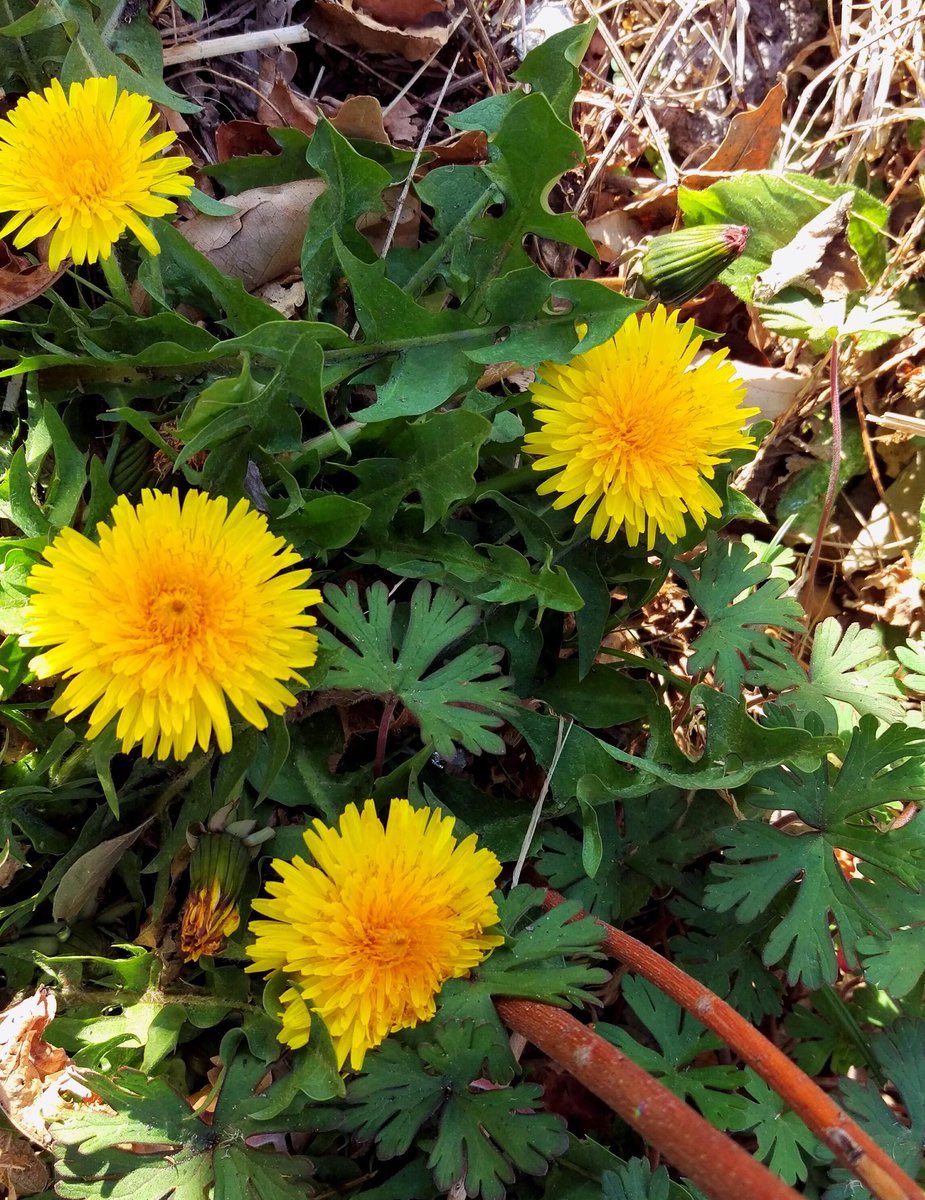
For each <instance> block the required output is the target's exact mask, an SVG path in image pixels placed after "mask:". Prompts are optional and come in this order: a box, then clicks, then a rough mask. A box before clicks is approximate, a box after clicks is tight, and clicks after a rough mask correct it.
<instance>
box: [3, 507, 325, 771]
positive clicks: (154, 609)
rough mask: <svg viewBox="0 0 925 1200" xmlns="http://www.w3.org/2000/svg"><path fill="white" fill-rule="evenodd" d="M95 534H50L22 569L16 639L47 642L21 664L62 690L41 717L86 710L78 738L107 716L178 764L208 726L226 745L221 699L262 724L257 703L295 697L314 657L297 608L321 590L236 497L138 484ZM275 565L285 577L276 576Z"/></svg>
mask: <svg viewBox="0 0 925 1200" xmlns="http://www.w3.org/2000/svg"><path fill="white" fill-rule="evenodd" d="M97 534H98V535H99V542H93V541H91V540H90V538H88V537H85V536H84V535H83V534H81V533H78V532H77V531H76V530H73V529H62V530H61V532H60V533H59V534H58V536H57V537H56V538H55V539H54V541H53V542H52V543H51V545H50V546H48V548H47V549H46V550H45V551H44V552H43V554H44V557H45V559H46V560H47V561H46V562H45V563H39V564H38V565H37V566H35V567H34V568H33V569H32V572H31V574H30V576H29V586H30V587H31V588H32V589H33V595H32V596H31V597H30V599H29V603H28V606H27V608H26V617H25V622H26V632H25V633H24V635H23V636H22V638H21V641H22V642H23V644H24V645H26V646H44V647H49V649H47V650H45V652H44V653H42V654H39V655H37V656H36V657H35V658H33V659H32V662H31V667H32V670H34V671H35V672H36V674H37V675H38V676H39V677H40V678H42V679H45V678H47V677H48V676H51V675H58V674H61V675H63V676H64V678H65V679H66V680H68V683H67V685H66V686H65V687H64V689H63V691H62V692H61V694H60V695H59V696H58V698H57V699H56V700H55V702H54V704H53V705H52V712H54V713H56V714H63V715H64V716H65V718H66V719H67V720H70V719H71V718H72V717H75V716H77V714H78V713H82V712H84V711H85V710H86V709H88V708H90V709H92V712H91V713H90V727H89V732H88V735H87V736H88V737H91V738H94V737H96V736H97V734H99V733H100V731H101V730H102V729H103V728H104V726H106V725H107V724H108V723H109V722H110V721H111V720H112V719H113V717H115V716H117V715H118V724H117V726H116V734H117V736H118V737H119V738H120V739H121V742H122V749H123V750H124V751H126V752H127V751H128V750H130V749H131V748H132V746H135V745H137V744H138V743H139V742H140V743H141V752H142V754H144V755H146V756H150V755H152V754H154V752H155V749H156V750H157V756H158V758H161V759H163V758H167V757H168V755H170V754H173V755H174V756H175V757H176V758H185V757H186V756H187V755H188V754H189V753H190V752H191V751H192V749H193V747H194V746H195V745H196V743H197V742H198V743H199V745H200V746H201V747H202V749H203V750H205V749H207V748H208V746H209V743H210V740H211V737H212V734H213V732H214V734H215V740H216V741H217V743H218V746H219V749H220V750H222V751H228V750H230V749H231V721H230V719H229V715H228V707H227V703H226V701H228V700H230V701H231V703H232V704H233V705H234V707H235V708H236V709H237V710H238V712H239V713H240V714H241V716H242V717H243V718H244V719H245V720H246V721H249V722H250V723H251V724H252V725H256V726H257V728H258V729H264V728H265V727H266V723H267V719H266V716H265V714H264V711H263V710H264V709H269V711H270V712H273V713H281V712H283V711H284V709H285V708H286V707H287V706H290V705H292V704H294V703H295V699H294V697H293V696H292V694H291V692H290V691H289V690H288V689H287V688H286V687H284V686H283V685H284V683H286V682H287V681H290V680H294V681H295V682H296V683H301V684H304V683H305V680H304V679H303V678H302V676H301V675H300V674H299V673H298V671H297V670H296V668H298V667H308V666H311V665H312V663H314V661H315V657H316V652H317V646H318V639H317V638H316V637H315V635H314V634H313V633H309V632H308V630H309V629H310V628H311V627H312V626H313V625H314V624H315V623H316V618H315V617H313V616H309V615H308V614H307V613H306V612H305V609H306V607H307V606H308V605H311V604H317V603H319V602H320V600H321V594H320V593H319V592H317V591H313V590H308V589H306V588H304V587H303V584H305V583H306V582H307V581H308V579H309V577H310V576H311V572H310V571H308V570H301V571H289V570H286V568H288V567H291V566H293V565H294V564H295V563H297V562H299V561H300V560H299V555H298V554H297V553H296V552H295V550H293V549H292V547H291V546H287V545H286V543H285V541H284V540H283V539H282V538H280V537H274V536H273V535H272V534H271V533H270V532H269V531H268V529H267V522H266V518H265V517H264V516H262V515H261V514H260V513H257V512H255V511H254V510H253V509H252V508H251V507H250V505H249V504H248V503H247V501H246V500H241V501H240V502H239V503H238V504H237V505H235V507H234V508H233V509H232V511H231V512H230V513H229V511H228V502H227V500H225V498H224V497H221V496H219V497H216V498H214V499H213V498H212V497H210V496H208V495H206V493H205V492H189V493H188V494H187V495H186V497H185V498H184V499H183V502H182V504H181V501H180V497H179V494H178V492H177V491H176V489H174V491H173V492H172V493H169V494H168V493H166V492H152V491H145V492H144V494H143V496H142V500H141V503H140V504H138V505H132V504H131V502H130V501H129V500H128V499H127V498H126V497H125V496H121V497H120V498H119V500H118V502H117V504H116V506H115V508H114V509H113V511H112V524H111V525H104V524H100V525H98V526H97ZM281 572H284V573H281Z"/></svg>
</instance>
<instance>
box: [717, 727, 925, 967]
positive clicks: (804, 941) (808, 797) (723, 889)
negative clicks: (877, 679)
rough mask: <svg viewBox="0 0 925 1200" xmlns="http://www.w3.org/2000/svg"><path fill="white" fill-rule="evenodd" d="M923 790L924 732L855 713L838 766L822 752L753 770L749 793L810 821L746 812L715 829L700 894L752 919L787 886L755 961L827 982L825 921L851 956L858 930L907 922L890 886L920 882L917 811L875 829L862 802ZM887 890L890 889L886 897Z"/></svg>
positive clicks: (921, 827) (921, 834) (830, 957)
mask: <svg viewBox="0 0 925 1200" xmlns="http://www.w3.org/2000/svg"><path fill="white" fill-rule="evenodd" d="M922 795H925V732H923V731H922V730H916V729H912V728H909V727H907V726H904V725H894V726H892V727H890V728H888V729H885V730H883V731H882V732H880V733H878V729H877V721H876V719H875V718H874V717H871V716H865V717H862V718H861V721H860V724H859V725H858V726H857V728H856V729H854V730H853V731H852V734H851V738H850V741H849V745H848V750H847V753H846V754H845V758H844V762H843V763H842V765H841V766H840V767H835V766H832V765H831V764H830V763H828V762H826V763H823V764H822V765H821V766H820V767H819V768H818V769H817V770H816V771H815V772H813V773H810V772H806V771H801V770H799V769H797V768H795V767H789V768H784V767H779V768H777V769H776V770H773V771H768V772H766V773H764V774H762V775H760V776H757V777H756V778H755V780H754V781H753V785H752V787H751V788H750V789H749V791H748V793H747V798H748V800H749V801H750V802H751V803H753V804H758V805H760V806H762V807H764V808H768V809H783V810H790V811H793V812H795V813H796V814H797V816H799V818H800V819H801V820H802V821H803V822H804V823H805V825H806V826H808V827H809V828H808V830H807V831H806V832H787V830H786V829H778V828H774V827H772V826H769V825H765V824H763V823H762V822H760V821H752V820H749V821H742V822H740V823H739V824H738V825H735V826H733V827H732V828H731V829H730V830H728V831H727V832H726V833H725V834H721V835H720V840H721V841H722V843H723V844H724V845H725V847H726V851H725V859H726V861H725V862H724V863H721V864H718V865H716V866H714V867H713V880H714V881H713V882H712V883H710V884H709V886H708V887H707V889H706V893H705V896H704V899H705V902H706V903H707V905H709V907H711V908H713V909H715V910H716V911H718V912H730V911H731V912H733V914H734V915H735V917H736V919H737V920H739V921H752V920H754V919H756V918H757V917H758V916H759V915H760V914H761V913H764V912H767V911H769V910H770V909H771V906H772V904H774V903H775V902H776V900H777V897H778V896H780V894H781V893H782V892H785V890H786V897H785V902H786V903H787V905H788V907H787V910H786V912H785V913H784V915H783V917H782V918H781V919H780V921H779V923H778V924H777V925H776V926H775V927H774V929H773V930H772V932H771V934H770V936H769V938H768V941H767V943H766V945H765V949H764V955H763V957H764V962H765V963H766V964H768V965H771V964H774V963H778V962H781V961H783V960H785V959H786V960H787V972H788V978H789V979H790V980H791V982H794V983H795V982H797V981H798V980H802V981H803V982H804V983H805V984H806V985H807V986H808V987H813V988H817V987H820V986H821V985H822V984H823V983H827V982H828V983H831V982H833V981H834V979H835V978H836V974H837V963H836V957H835V948H834V944H833V937H832V933H831V931H830V924H834V926H835V927H836V929H837V931H838V935H839V942H840V945H841V947H842V950H843V952H844V954H845V956H846V958H847V959H848V961H849V963H853V964H857V963H858V961H859V947H860V944H861V939H862V938H863V937H864V936H865V935H869V934H874V933H875V934H881V935H883V934H886V933H887V932H888V930H889V928H890V927H893V928H895V927H898V926H901V925H904V924H906V921H905V919H904V916H905V913H904V907H903V900H904V895H905V893H904V892H902V891H901V890H898V889H902V888H909V889H912V890H916V891H917V890H918V889H919V888H920V886H921V878H922V871H923V869H925V821H923V820H922V819H921V817H916V818H915V819H913V820H912V821H911V822H909V823H908V824H907V825H904V826H903V827H902V828H899V829H890V830H887V831H885V832H884V831H881V829H880V828H878V826H877V824H876V823H875V822H874V820H873V819H872V815H871V813H870V810H876V809H877V808H878V807H880V806H882V805H885V804H890V803H893V802H895V801H898V800H909V799H915V798H917V797H920V796H922ZM862 817H863V818H864V819H861V818H862ZM836 849H839V850H847V851H848V852H849V853H851V854H854V855H856V856H857V857H858V859H860V860H861V862H862V864H870V865H871V866H873V867H874V868H877V869H878V871H879V872H882V873H883V874H882V877H880V881H879V886H877V887H873V885H872V884H871V883H870V882H868V881H867V880H866V879H863V878H862V879H851V880H848V879H846V878H845V876H844V874H843V873H842V871H841V868H840V867H839V865H838V862H837V860H836V859H835V856H834V851H835V850H836ZM797 879H799V880H800V884H799V887H798V889H796V891H795V892H794V891H793V889H792V888H791V885H792V884H793V882H794V881H795V880H797ZM892 893H898V894H897V897H896V901H895V905H893V906H891V904H890V896H891V894H892ZM891 907H893V909H894V911H893V912H892V913H891ZM891 918H892V919H891Z"/></svg>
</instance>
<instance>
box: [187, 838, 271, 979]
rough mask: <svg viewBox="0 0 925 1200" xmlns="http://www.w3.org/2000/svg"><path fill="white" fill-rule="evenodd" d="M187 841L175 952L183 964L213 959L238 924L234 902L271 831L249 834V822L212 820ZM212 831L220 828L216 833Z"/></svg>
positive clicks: (236, 903)
mask: <svg viewBox="0 0 925 1200" xmlns="http://www.w3.org/2000/svg"><path fill="white" fill-rule="evenodd" d="M209 825H210V827H208V828H206V829H205V830H204V831H203V832H202V833H201V834H199V835H198V836H194V837H191V838H190V841H191V843H192V844H193V853H192V857H191V858H190V864H189V875H190V890H189V896H188V897H187V900H186V904H185V905H184V907H183V916H182V918H181V921H180V951H181V953H182V954H183V957H184V958H185V959H186V960H187V961H188V962H198V961H199V959H200V958H202V957H203V955H211V954H217V953H218V952H219V950H221V948H222V947H223V946H224V944H225V939H226V938H229V937H230V936H231V935H232V934H233V933H234V931H235V930H236V929H237V928H238V925H239V924H240V923H241V915H240V913H239V911H238V897H239V896H240V895H241V890H242V888H243V887H244V881H245V879H246V878H247V869H248V867H249V866H250V862H251V859H252V858H253V857H254V855H255V853H256V850H257V846H259V845H260V843H261V842H263V841H266V839H267V838H269V837H272V836H273V835H272V831H271V830H269V829H261V830H259V831H257V832H256V833H255V832H254V829H255V822H254V821H236V822H233V823H232V824H230V825H227V824H225V822H224V820H219V821H217V822H216V821H211V822H210V823H209ZM215 826H219V827H218V828H216V827H215Z"/></svg>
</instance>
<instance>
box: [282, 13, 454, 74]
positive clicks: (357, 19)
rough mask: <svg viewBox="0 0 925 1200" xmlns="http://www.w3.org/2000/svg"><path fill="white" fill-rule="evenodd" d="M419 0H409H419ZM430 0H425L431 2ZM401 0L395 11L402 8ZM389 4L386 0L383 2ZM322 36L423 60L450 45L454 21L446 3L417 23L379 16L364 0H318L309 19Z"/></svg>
mask: <svg viewBox="0 0 925 1200" xmlns="http://www.w3.org/2000/svg"><path fill="white" fill-rule="evenodd" d="M416 2H417V0H407V3H409V4H415V3H416ZM429 2H430V0H421V3H429ZM398 3H401V4H402V7H404V2H403V0H397V3H396V6H395V11H400V10H399V8H398ZM381 7H382V8H383V9H384V8H386V7H387V5H386V2H385V0H383V4H382V6H381ZM306 25H307V27H308V28H309V29H310V30H311V31H312V32H313V33H315V34H316V35H317V36H318V37H319V38H321V39H322V40H326V41H331V42H333V43H334V44H335V45H337V46H345V45H347V46H351V45H352V46H360V47H362V48H363V49H364V50H368V51H370V52H371V53H373V54H399V55H401V56H402V57H403V58H406V59H408V61H409V62H423V61H424V60H425V59H427V58H430V57H431V55H434V54H436V53H437V52H438V51H439V50H440V49H441V48H442V47H443V46H445V45H446V43H447V41H448V40H449V36H450V23H449V18H448V16H447V14H446V11H445V9H444V8H443V5H438V6H437V7H436V8H431V9H430V14H429V15H427V16H424V17H423V19H422V20H421V21H420V22H418V23H416V24H414V25H411V24H392V23H391V22H389V21H386V20H382V19H378V18H377V17H376V16H375V15H373V14H372V13H371V12H370V11H368V9H366V8H364V7H362V6H361V4H360V0H342V2H341V0H337V2H336V0H316V3H315V5H314V7H313V8H312V10H311V12H310V13H309V16H308V20H307V21H306Z"/></svg>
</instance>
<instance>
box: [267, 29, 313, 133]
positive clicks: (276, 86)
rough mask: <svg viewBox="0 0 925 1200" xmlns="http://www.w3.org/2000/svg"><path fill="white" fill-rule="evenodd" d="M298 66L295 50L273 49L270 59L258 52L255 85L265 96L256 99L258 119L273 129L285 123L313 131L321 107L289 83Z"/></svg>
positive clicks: (302, 129) (294, 127) (295, 127)
mask: <svg viewBox="0 0 925 1200" xmlns="http://www.w3.org/2000/svg"><path fill="white" fill-rule="evenodd" d="M298 66H299V60H298V58H296V55H295V51H294V50H290V49H289V48H288V47H287V48H285V49H282V50H279V51H276V52H275V53H274V54H273V56H272V58H271V57H270V56H269V55H267V54H263V55H261V57H260V78H259V81H258V85H257V86H258V89H259V90H260V92H261V93H262V95H263V96H264V99H262V100H258V101H257V120H258V121H262V122H263V124H264V125H269V126H270V127H271V128H274V129H278V128H279V127H280V126H281V125H286V126H290V127H291V128H292V129H299V130H301V131H302V133H307V134H312V133H314V132H315V126H316V125H317V124H318V118H319V116H320V115H321V109H320V108H319V107H318V105H317V104H316V103H315V102H314V100H309V98H308V97H307V96H303V95H302V93H301V92H299V91H298V90H297V89H296V88H294V87H293V86H292V80H293V79H294V77H295V73H296V71H297V69H298Z"/></svg>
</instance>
